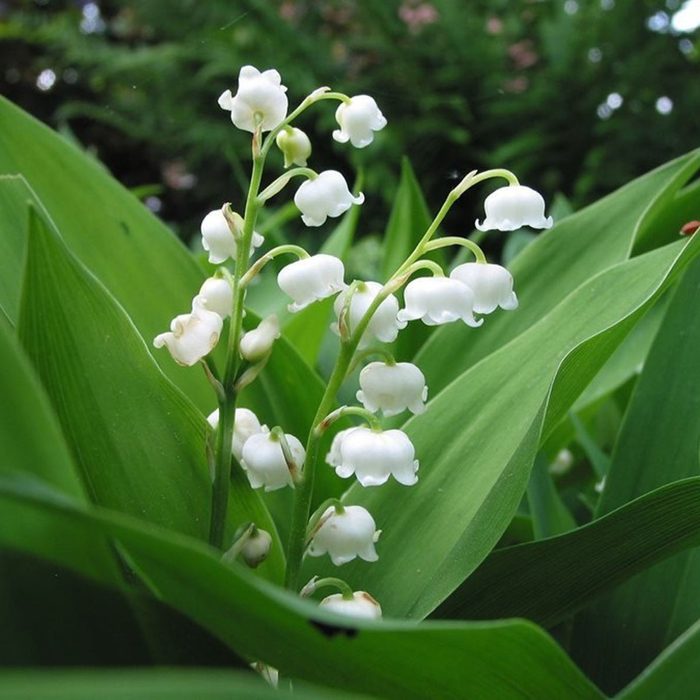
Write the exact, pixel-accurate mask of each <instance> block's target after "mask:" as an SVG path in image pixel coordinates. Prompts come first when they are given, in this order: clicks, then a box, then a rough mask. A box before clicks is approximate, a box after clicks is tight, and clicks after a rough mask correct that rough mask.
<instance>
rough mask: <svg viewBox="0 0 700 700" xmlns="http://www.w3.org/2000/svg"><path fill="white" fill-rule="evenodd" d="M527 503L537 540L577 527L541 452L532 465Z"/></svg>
mask: <svg viewBox="0 0 700 700" xmlns="http://www.w3.org/2000/svg"><path fill="white" fill-rule="evenodd" d="M527 501H528V504H529V505H530V512H531V513H532V525H533V530H534V535H535V538H536V539H538V540H539V539H542V538H544V537H551V536H553V535H559V534H561V533H562V532H567V531H568V530H573V529H574V528H575V527H576V521H575V520H574V518H573V516H572V515H571V513H570V512H569V511H568V510H567V508H566V506H565V505H564V503H563V502H562V500H561V498H560V497H559V494H558V493H557V490H556V487H555V486H554V482H553V481H552V477H551V476H550V475H549V461H548V460H547V458H546V457H545V456H544V455H543V454H542V453H541V452H540V453H539V454H538V455H537V457H536V458H535V462H534V464H533V465H532V473H531V474H530V482H529V483H528V485H527Z"/></svg>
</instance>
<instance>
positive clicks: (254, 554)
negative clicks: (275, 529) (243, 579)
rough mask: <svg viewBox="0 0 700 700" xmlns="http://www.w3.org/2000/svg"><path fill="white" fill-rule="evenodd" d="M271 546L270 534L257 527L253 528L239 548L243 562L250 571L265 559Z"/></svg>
mask: <svg viewBox="0 0 700 700" xmlns="http://www.w3.org/2000/svg"><path fill="white" fill-rule="evenodd" d="M271 546H272V537H271V536H270V533H269V532H267V531H266V530H261V529H259V528H257V527H256V528H254V529H253V531H252V532H251V533H250V535H248V537H247V538H246V540H245V542H244V543H243V546H242V547H241V556H242V557H243V561H244V562H245V563H246V564H247V565H248V566H249V567H250V568H251V569H255V568H256V567H257V566H259V565H260V564H262V563H263V562H264V561H265V559H267V555H268V554H269V553H270V547H271Z"/></svg>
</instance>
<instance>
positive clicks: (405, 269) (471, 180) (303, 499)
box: [284, 169, 518, 591]
mask: <svg viewBox="0 0 700 700" xmlns="http://www.w3.org/2000/svg"><path fill="white" fill-rule="evenodd" d="M493 177H503V178H505V179H506V180H508V182H509V183H511V184H515V185H517V184H518V180H517V178H516V177H515V175H513V173H511V172H510V171H508V170H502V169H494V170H486V171H484V172H483V173H480V174H479V175H476V174H475V173H469V174H468V175H467V176H465V178H464V179H463V180H462V182H460V183H459V185H457V187H455V188H454V189H453V190H451V191H450V193H449V194H448V195H447V197H446V199H445V202H444V203H443V205H442V207H440V211H438V213H437V214H436V216H435V218H434V219H433V221H432V222H431V223H430V226H428V228H427V229H426V231H425V233H424V234H423V237H422V238H421V239H420V241H419V242H418V244H417V245H416V247H415V248H414V249H413V252H412V253H411V254H410V255H409V256H408V258H406V260H405V261H404V262H403V263H402V264H401V265H400V266H399V267H398V269H397V270H396V272H394V274H393V275H392V276H391V277H390V278H389V280H388V281H387V282H386V284H385V285H384V286H383V287H382V288H381V290H380V291H379V293H378V294H377V296H376V297H375V298H374V299H373V301H372V303H371V304H370V305H369V307H368V309H367V311H366V312H365V314H364V316H363V317H362V318H361V319H360V322H359V323H358V324H357V327H356V328H355V330H354V331H353V332H352V335H351V336H350V338H349V339H348V340H347V341H346V342H343V343H342V344H341V346H340V354H339V355H338V359H337V360H336V363H335V367H334V368H333V373H332V374H331V376H330V379H329V380H328V385H327V386H326V390H325V392H324V394H323V397H322V398H321V401H320V403H319V406H318V409H317V411H316V415H315V416H314V420H313V424H312V426H311V430H310V431H309V437H308V440H307V443H306V460H305V461H304V467H303V470H302V472H301V475H300V478H299V481H298V482H297V489H296V495H295V498H294V508H293V511H292V524H291V528H290V531H289V540H288V544H287V570H286V574H285V581H284V585H285V587H286V588H289V589H291V590H295V591H296V590H298V589H299V573H300V571H301V563H302V559H303V558H304V549H305V546H306V545H305V540H306V531H307V525H308V520H309V514H310V508H311V498H312V496H313V485H314V477H315V474H314V471H315V468H316V463H317V461H318V450H319V447H320V441H321V434H320V433H319V431H318V430H317V427H318V426H319V424H320V423H321V422H322V421H323V420H324V418H325V417H326V416H327V415H328V414H329V413H330V411H331V409H332V408H333V404H334V402H335V397H336V395H337V393H338V390H339V389H340V386H341V385H342V383H343V381H344V380H345V377H346V376H347V373H348V369H349V367H350V366H351V364H352V361H353V358H354V355H355V351H356V350H357V346H358V345H359V343H360V339H361V338H362V334H363V333H364V332H365V330H366V328H367V326H368V325H369V322H370V320H371V319H372V316H373V315H374V313H375V311H376V310H377V309H378V308H379V306H380V304H381V303H382V302H383V301H384V300H385V299H386V298H387V297H388V296H389V295H390V294H392V293H393V292H395V291H396V290H398V289H399V288H400V287H401V286H402V285H403V284H404V283H405V282H406V280H407V279H408V277H410V275H411V274H412V273H413V272H414V271H416V270H417V269H419V268H420V267H423V266H422V265H420V264H419V265H417V266H413V264H414V263H415V262H416V261H417V260H418V259H419V258H420V256H421V255H422V254H423V253H424V252H425V247H426V246H427V244H428V243H429V242H430V239H431V238H432V237H433V236H434V235H435V233H436V232H437V229H438V226H439V225H440V223H441V222H442V220H443V219H444V218H445V216H446V215H447V212H448V211H449V210H450V208H451V207H452V205H453V204H454V203H455V202H456V201H457V200H458V199H459V198H460V197H461V196H462V194H464V192H466V190H468V189H469V188H470V187H473V186H474V185H476V184H477V183H479V182H483V181H484V180H487V179H490V178H493Z"/></svg>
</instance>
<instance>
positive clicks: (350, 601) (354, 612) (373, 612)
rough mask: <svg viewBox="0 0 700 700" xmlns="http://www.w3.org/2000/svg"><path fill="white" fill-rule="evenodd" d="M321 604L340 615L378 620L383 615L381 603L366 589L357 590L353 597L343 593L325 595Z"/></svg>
mask: <svg viewBox="0 0 700 700" xmlns="http://www.w3.org/2000/svg"><path fill="white" fill-rule="evenodd" d="M319 605H320V606H321V607H323V608H325V609H326V610H331V611H332V612H334V613H338V614H339V615H347V616H348V617H358V618H361V619H365V620H378V619H379V618H381V616H382V607H381V605H379V603H378V602H377V601H376V600H375V599H374V598H373V597H372V596H371V595H370V594H369V593H367V592H366V591H355V593H353V594H352V598H344V597H343V594H342V593H334V594H333V595H329V596H327V597H325V598H324V599H323V600H322V601H321V602H320V603H319Z"/></svg>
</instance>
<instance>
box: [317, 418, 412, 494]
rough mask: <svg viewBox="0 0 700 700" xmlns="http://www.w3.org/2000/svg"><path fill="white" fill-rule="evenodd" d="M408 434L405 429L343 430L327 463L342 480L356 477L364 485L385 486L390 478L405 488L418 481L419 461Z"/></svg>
mask: <svg viewBox="0 0 700 700" xmlns="http://www.w3.org/2000/svg"><path fill="white" fill-rule="evenodd" d="M415 454H416V452H415V449H414V447H413V444H412V443H411V441H410V440H409V439H408V435H406V433H404V432H403V431H401V430H384V431H379V430H372V429H370V428H365V427H359V428H349V429H348V430H341V431H340V432H339V433H338V434H337V435H336V436H335V438H334V439H333V442H332V443H331V449H330V452H329V453H328V455H327V456H326V461H327V462H328V464H330V465H331V466H332V467H335V473H336V474H337V475H338V476H339V477H341V479H347V478H348V477H350V476H352V475H353V474H355V476H357V480H358V481H359V482H360V484H362V486H381V485H382V484H385V483H386V482H387V481H388V480H389V477H390V476H393V477H394V479H396V481H398V482H399V483H400V484H403V485H404V486H412V485H413V484H415V483H416V482H417V481H418V477H417V476H416V472H417V471H418V460H417V459H415Z"/></svg>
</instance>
